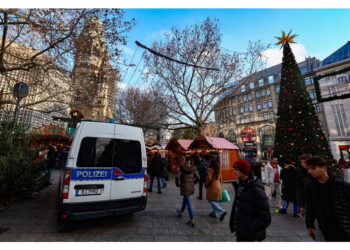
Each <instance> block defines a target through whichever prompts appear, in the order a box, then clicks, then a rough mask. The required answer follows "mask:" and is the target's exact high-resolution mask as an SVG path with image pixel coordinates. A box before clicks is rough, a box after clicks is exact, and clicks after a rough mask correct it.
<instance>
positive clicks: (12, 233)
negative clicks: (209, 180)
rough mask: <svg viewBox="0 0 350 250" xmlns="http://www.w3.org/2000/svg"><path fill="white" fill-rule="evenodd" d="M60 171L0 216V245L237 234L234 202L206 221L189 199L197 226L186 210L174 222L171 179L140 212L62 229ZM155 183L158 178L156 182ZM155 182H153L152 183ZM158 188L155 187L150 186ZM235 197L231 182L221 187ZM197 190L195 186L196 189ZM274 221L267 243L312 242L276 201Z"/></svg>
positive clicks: (228, 238)
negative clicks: (58, 213)
mask: <svg viewBox="0 0 350 250" xmlns="http://www.w3.org/2000/svg"><path fill="white" fill-rule="evenodd" d="M58 177H59V172H58V171H57V172H56V173H55V174H54V175H53V184H52V185H51V186H50V187H48V188H46V189H45V190H43V191H42V193H41V195H40V196H39V198H37V199H27V200H20V201H17V202H15V203H14V204H12V205H11V207H10V208H9V209H8V210H6V211H4V212H3V213H0V242H30V241H34V242H61V241H65V242H89V241H93V242H116V241H117V242H120V241H122V242H140V241H141V242H153V241H156V242H213V241H215V242H233V241H235V236H234V235H233V234H232V233H231V232H230V230H229V217H230V216H229V214H230V212H231V207H232V201H231V202H226V203H222V204H221V205H222V207H223V208H224V209H225V210H226V211H227V212H228V215H227V217H226V218H225V220H224V221H223V222H220V221H219V220H218V219H214V218H211V217H209V212H210V211H211V208H210V205H209V204H208V202H207V201H206V200H197V199H196V197H197V193H195V194H194V195H193V196H192V205H193V207H194V211H195V217H196V226H195V228H192V227H188V226H187V225H186V221H188V219H189V217H188V213H187V211H186V212H185V213H184V214H183V216H182V218H178V217H177V214H176V208H180V206H181V202H182V197H181V196H180V191H179V189H178V188H177V187H176V186H175V184H174V177H175V176H174V175H171V177H170V181H169V182H168V185H167V187H166V188H165V189H163V191H162V194H157V192H156V191H157V190H156V189H154V190H153V192H152V193H148V201H147V207H146V209H145V210H144V211H141V212H136V213H134V214H131V215H123V216H118V217H112V218H111V217H109V218H101V219H94V220H89V221H80V222H75V223H73V224H71V225H61V224H58V223H57V222H56V206H57V182H58ZM155 181H156V180H155ZM154 184H156V183H154ZM154 186H156V185H154ZM223 187H224V188H226V189H227V190H228V191H229V193H230V194H231V198H233V195H234V191H233V187H232V185H231V184H230V183H224V184H223ZM196 192H198V186H196ZM270 207H271V213H272V222H271V225H270V226H269V227H268V229H267V237H266V240H265V241H269V242H296V241H299V242H306V241H312V240H311V239H310V238H309V237H308V236H307V233H306V228H305V224H304V219H303V218H301V217H300V218H294V217H292V215H291V211H289V213H288V214H287V215H280V214H278V213H275V212H274V210H276V207H274V200H271V203H270Z"/></svg>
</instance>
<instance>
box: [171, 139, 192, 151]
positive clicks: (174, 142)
mask: <svg viewBox="0 0 350 250" xmlns="http://www.w3.org/2000/svg"><path fill="white" fill-rule="evenodd" d="M192 142H193V140H185V139H176V138H173V139H171V140H170V141H169V143H168V145H167V146H166V148H165V149H167V150H178V148H179V147H181V148H182V149H183V150H187V149H188V147H189V146H190V145H191V143H192Z"/></svg>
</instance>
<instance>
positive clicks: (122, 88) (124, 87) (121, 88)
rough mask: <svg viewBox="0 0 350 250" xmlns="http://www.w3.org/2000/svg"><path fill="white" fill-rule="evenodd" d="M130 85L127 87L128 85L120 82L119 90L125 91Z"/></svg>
mask: <svg viewBox="0 0 350 250" xmlns="http://www.w3.org/2000/svg"><path fill="white" fill-rule="evenodd" d="M128 86H129V85H127V84H126V83H124V82H118V89H120V90H124V89H126V88H127V87H128Z"/></svg>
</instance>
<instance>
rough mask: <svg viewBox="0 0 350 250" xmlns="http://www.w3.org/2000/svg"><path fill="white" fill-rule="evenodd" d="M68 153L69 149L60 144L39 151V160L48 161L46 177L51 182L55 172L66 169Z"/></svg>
mask: <svg viewBox="0 0 350 250" xmlns="http://www.w3.org/2000/svg"><path fill="white" fill-rule="evenodd" d="M68 153H69V148H68V147H65V146H63V145H59V144H58V145H50V146H49V147H47V148H44V149H42V150H40V151H38V155H37V157H36V158H37V160H46V175H47V178H48V180H49V181H50V180H51V176H52V174H53V172H54V171H55V170H57V169H63V168H64V167H65V165H66V162H67V158H68Z"/></svg>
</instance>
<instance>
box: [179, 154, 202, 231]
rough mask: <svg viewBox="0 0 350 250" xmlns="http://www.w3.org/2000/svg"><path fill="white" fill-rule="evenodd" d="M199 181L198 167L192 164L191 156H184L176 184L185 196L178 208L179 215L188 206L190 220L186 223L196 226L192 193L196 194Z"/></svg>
mask: <svg viewBox="0 0 350 250" xmlns="http://www.w3.org/2000/svg"><path fill="white" fill-rule="evenodd" d="M198 181H199V177H198V175H197V172H196V167H195V166H193V165H192V164H191V161H190V157H187V158H186V159H185V158H184V157H183V158H182V163H181V166H180V172H179V174H178V175H177V176H176V178H175V184H176V186H177V187H180V194H181V196H183V200H182V206H181V209H177V214H178V217H181V216H182V213H183V212H184V211H185V209H186V207H187V210H188V213H189V216H190V220H189V221H188V222H187V223H186V224H187V225H188V226H191V227H194V226H195V219H194V211H193V208H192V203H191V195H192V194H194V185H195V184H197V182H198Z"/></svg>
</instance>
